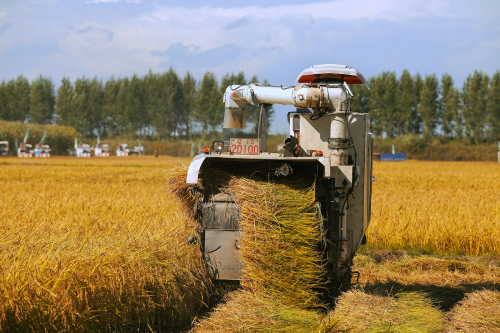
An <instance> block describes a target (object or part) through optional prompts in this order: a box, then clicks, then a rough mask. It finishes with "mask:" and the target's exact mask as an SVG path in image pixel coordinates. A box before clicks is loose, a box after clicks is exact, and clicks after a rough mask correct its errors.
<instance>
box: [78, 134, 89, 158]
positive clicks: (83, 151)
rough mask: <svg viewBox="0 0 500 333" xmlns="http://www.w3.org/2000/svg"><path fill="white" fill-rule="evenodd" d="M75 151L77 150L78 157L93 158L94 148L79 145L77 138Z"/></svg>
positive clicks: (83, 144) (82, 144)
mask: <svg viewBox="0 0 500 333" xmlns="http://www.w3.org/2000/svg"><path fill="white" fill-rule="evenodd" d="M75 150H76V157H90V156H92V150H93V148H92V147H90V145H88V144H86V143H78V141H77V140H76V138H75Z"/></svg>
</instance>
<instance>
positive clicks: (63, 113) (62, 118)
mask: <svg viewBox="0 0 500 333" xmlns="http://www.w3.org/2000/svg"><path fill="white" fill-rule="evenodd" d="M74 93H75V92H74V88H73V85H72V84H71V81H70V80H69V78H67V77H63V79H62V81H61V86H60V87H59V89H58V90H57V97H56V119H55V120H56V124H58V125H67V126H69V125H71V124H72V118H73V117H74V116H75V114H74V98H75V96H74Z"/></svg>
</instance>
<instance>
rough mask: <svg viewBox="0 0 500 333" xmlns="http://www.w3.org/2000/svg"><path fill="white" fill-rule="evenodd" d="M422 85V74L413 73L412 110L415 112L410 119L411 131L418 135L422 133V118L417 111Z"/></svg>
mask: <svg viewBox="0 0 500 333" xmlns="http://www.w3.org/2000/svg"><path fill="white" fill-rule="evenodd" d="M423 86H424V82H423V80H422V76H421V75H420V73H419V72H417V74H415V77H414V78H413V99H414V100H413V103H414V106H413V108H414V110H415V113H414V114H413V115H414V117H415V118H413V119H412V121H411V132H410V133H413V134H415V135H419V134H421V133H422V118H421V117H420V114H419V112H418V108H419V106H420V95H421V93H422V89H423Z"/></svg>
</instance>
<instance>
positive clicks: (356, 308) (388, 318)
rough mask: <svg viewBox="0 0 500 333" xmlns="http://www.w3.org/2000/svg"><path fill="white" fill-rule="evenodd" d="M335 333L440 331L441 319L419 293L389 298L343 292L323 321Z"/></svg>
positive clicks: (440, 314)
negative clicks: (334, 324) (332, 327)
mask: <svg viewBox="0 0 500 333" xmlns="http://www.w3.org/2000/svg"><path fill="white" fill-rule="evenodd" d="M331 322H335V323H336V324H337V325H336V326H335V331H336V332H415V333H416V332H420V333H425V332H442V331H443V327H444V318H443V315H442V313H441V312H440V311H439V310H438V309H436V308H435V307H434V306H433V305H432V304H431V302H430V300H429V299H428V298H426V297H425V295H424V294H422V293H416V292H410V293H401V294H397V295H396V296H395V297H392V296H385V297H384V296H381V295H373V294H367V293H365V292H362V291H359V290H354V291H349V292H346V293H344V294H343V295H342V296H341V297H340V298H339V300H338V301H337V306H336V308H335V310H334V311H331V312H330V314H329V315H328V316H327V317H326V318H325V319H324V324H325V325H330V323H331Z"/></svg>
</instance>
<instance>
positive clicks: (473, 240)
mask: <svg viewBox="0 0 500 333" xmlns="http://www.w3.org/2000/svg"><path fill="white" fill-rule="evenodd" d="M373 169H374V171H373V174H374V176H375V178H376V181H375V182H374V183H373V197H372V219H371V221H370V226H369V227H368V230H367V238H368V246H369V247H371V248H376V249H378V248H384V249H387V248H389V249H406V250H412V251H415V250H416V251H419V252H426V253H444V254H467V255H472V256H477V255H484V254H498V253H500V242H499V241H498V240H499V239H500V200H498V193H500V177H499V168H498V163H491V162H481V163H480V162H422V161H407V162H398V163H389V162H375V163H374V165H373Z"/></svg>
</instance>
